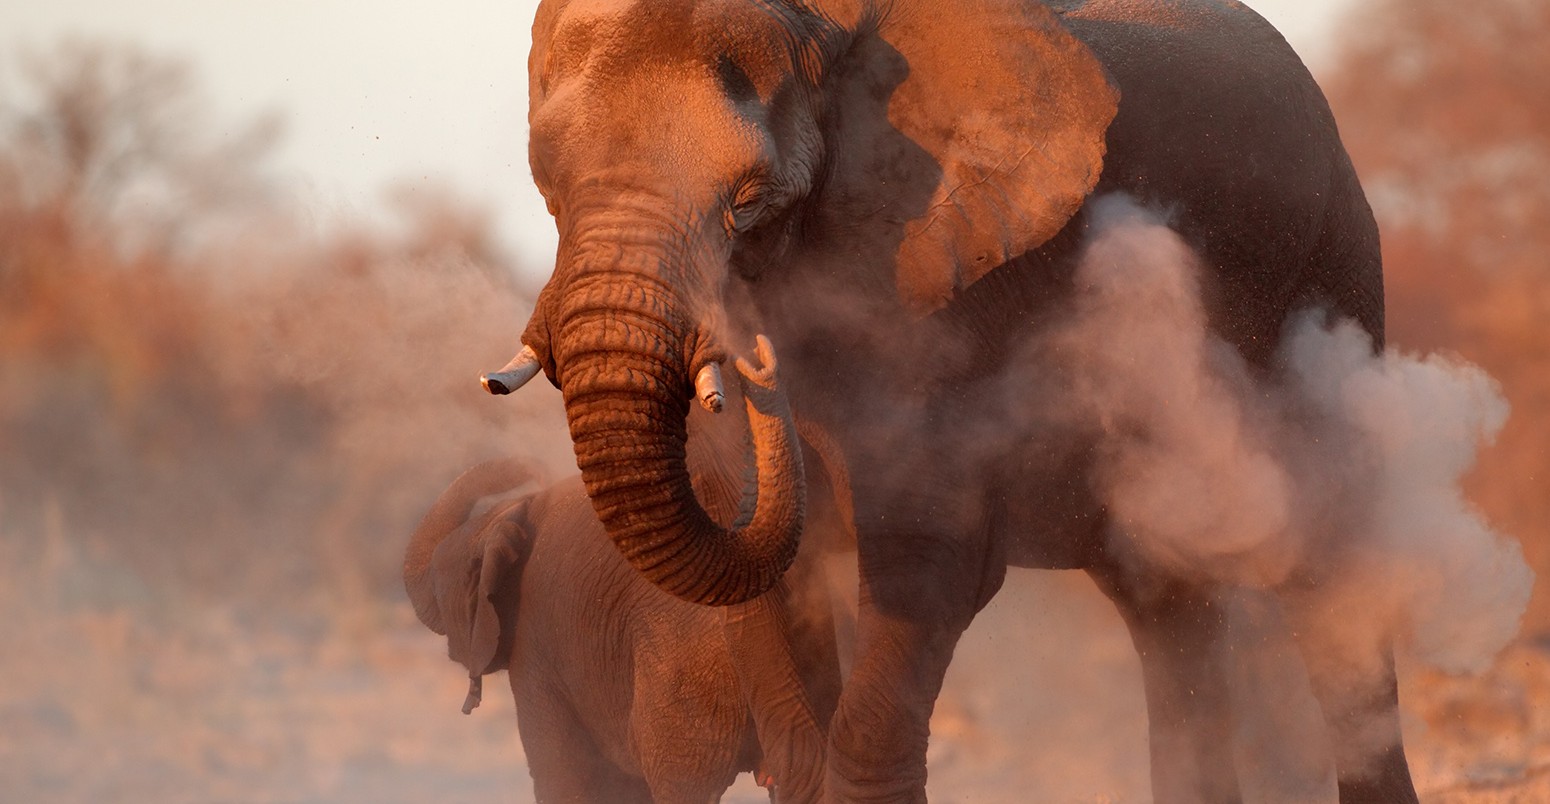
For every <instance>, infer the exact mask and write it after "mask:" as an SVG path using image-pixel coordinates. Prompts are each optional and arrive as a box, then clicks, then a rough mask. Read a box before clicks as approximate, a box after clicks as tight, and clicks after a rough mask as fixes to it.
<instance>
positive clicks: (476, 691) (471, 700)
mask: <svg viewBox="0 0 1550 804" xmlns="http://www.w3.org/2000/svg"><path fill="white" fill-rule="evenodd" d="M482 700H484V679H483V678H481V677H479V676H470V677H469V678H468V697H467V698H464V699H463V714H465V715H471V714H473V712H474V709H476V708H477V707H478V706H479V702H480V701H482Z"/></svg>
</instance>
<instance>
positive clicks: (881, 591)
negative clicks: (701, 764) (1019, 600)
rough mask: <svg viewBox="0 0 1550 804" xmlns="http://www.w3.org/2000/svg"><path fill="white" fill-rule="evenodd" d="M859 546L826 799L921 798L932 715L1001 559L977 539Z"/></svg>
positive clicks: (920, 538)
mask: <svg viewBox="0 0 1550 804" xmlns="http://www.w3.org/2000/svg"><path fill="white" fill-rule="evenodd" d="M867 535H868V534H863V538H862V539H861V544H860V555H859V566H860V572H861V597H860V612H859V619H858V622H857V631H856V647H855V650H856V653H855V661H854V664H853V666H852V670H851V674H850V677H849V678H848V679H847V680H846V682H845V687H844V690H843V692H842V693H841V695H840V703H839V708H838V711H837V712H836V713H835V716H834V721H833V723H832V724H831V726H830V739H829V758H828V777H827V780H826V784H825V792H826V794H827V801H829V802H831V803H835V804H837V803H838V802H890V804H892V803H894V802H924V801H925V800H926V746H927V741H928V738H929V736H930V720H931V712H932V709H933V707H934V706H935V704H936V697H937V694H938V693H939V692H941V689H942V680H943V677H944V676H945V675H946V673H947V666H948V663H949V662H950V661H951V660H952V656H953V649H954V647H955V646H956V645H957V643H958V638H959V637H960V636H962V634H963V632H964V630H965V629H967V628H968V626H969V622H970V621H971V620H972V619H973V617H974V614H975V613H976V612H977V611H978V610H979V609H980V608H982V607H983V606H984V604H985V603H986V602H988V601H989V599H990V597H991V595H993V594H994V593H995V591H996V590H997V589H999V587H1000V582H1001V580H1002V578H1003V577H1004V575H1005V563H1004V561H1001V560H999V559H996V558H995V557H993V556H990V555H989V554H988V551H987V550H985V549H983V545H963V544H959V543H954V542H952V541H950V540H943V539H941V538H938V537H935V536H933V535H899V534H887V535H886V536H882V535H881V534H878V535H879V536H881V538H873V539H868V538H866V536H867Z"/></svg>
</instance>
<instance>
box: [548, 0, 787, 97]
mask: <svg viewBox="0 0 1550 804" xmlns="http://www.w3.org/2000/svg"><path fill="white" fill-rule="evenodd" d="M810 27H811V24H810V21H809V20H808V19H807V17H806V16H804V15H803V14H801V13H797V12H793V11H792V10H791V9H789V8H787V7H786V6H784V5H783V4H780V3H770V2H765V1H764V0H572V2H570V3H567V4H566V5H565V6H564V7H563V9H562V10H561V11H560V12H559V13H558V15H556V17H555V21H554V23H553V27H552V30H551V31H550V33H549V35H548V37H547V38H548V47H547V52H546V58H545V61H544V64H543V65H542V66H543V69H545V70H546V71H549V72H552V73H554V74H555V75H556V77H559V78H563V77H564V76H566V75H570V74H575V73H578V72H585V73H588V74H591V75H605V76H609V77H611V78H613V77H618V76H621V75H627V74H630V73H638V72H645V73H652V72H656V71H658V70H661V69H669V68H671V67H674V66H679V65H685V64H689V65H696V66H698V67H699V68H701V69H704V70H706V71H708V72H712V73H713V74H716V75H717V76H718V77H720V78H721V79H722V83H723V87H724V88H728V87H727V85H728V83H742V82H747V84H748V85H749V86H750V88H751V89H752V90H754V91H755V92H756V93H757V95H758V97H759V98H760V99H762V100H764V101H768V100H769V99H770V98H771V97H772V96H773V95H774V94H775V92H776V91H777V90H778V89H779V88H780V86H781V85H782V84H784V83H785V81H786V80H788V79H789V78H790V77H791V76H792V74H793V73H794V72H795V60H794V56H795V55H796V54H797V53H798V51H799V48H798V47H794V46H795V45H798V44H799V43H800V42H801V41H803V40H804V38H805V36H804V32H805V31H806V30H807V29H808V28H810ZM539 37H542V32H539ZM729 73H735V74H736V76H737V77H736V78H735V79H733V80H732V81H731V82H729V81H728V80H727V78H728V75H729Z"/></svg>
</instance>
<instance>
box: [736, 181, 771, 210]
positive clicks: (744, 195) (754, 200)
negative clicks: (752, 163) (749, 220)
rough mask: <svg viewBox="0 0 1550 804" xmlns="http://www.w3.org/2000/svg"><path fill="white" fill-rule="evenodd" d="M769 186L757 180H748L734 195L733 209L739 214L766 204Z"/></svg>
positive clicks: (738, 187)
mask: <svg viewBox="0 0 1550 804" xmlns="http://www.w3.org/2000/svg"><path fill="white" fill-rule="evenodd" d="M768 189H769V186H768V185H767V184H765V183H764V182H763V181H760V180H757V179H746V180H744V181H742V182H741V183H739V184H738V186H737V189H736V190H734V191H733V193H732V208H733V209H735V210H738V211H739V212H742V211H747V210H752V209H754V208H755V207H757V206H759V205H760V204H761V203H763V202H764V200H765V198H766V197H767V196H768Z"/></svg>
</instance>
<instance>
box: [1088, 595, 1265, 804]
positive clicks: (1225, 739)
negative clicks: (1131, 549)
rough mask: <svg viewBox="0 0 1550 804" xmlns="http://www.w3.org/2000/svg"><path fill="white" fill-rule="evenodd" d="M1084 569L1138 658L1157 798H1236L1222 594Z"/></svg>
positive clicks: (1164, 802) (1239, 795) (1238, 798)
mask: <svg viewBox="0 0 1550 804" xmlns="http://www.w3.org/2000/svg"><path fill="white" fill-rule="evenodd" d="M1088 574H1089V575H1091V576H1092V578H1093V580H1094V581H1096V582H1097V584H1098V587H1099V588H1100V589H1101V590H1103V592H1104V593H1105V594H1106V595H1108V597H1109V599H1110V600H1112V601H1113V602H1114V604H1115V606H1116V607H1117V608H1118V609H1119V613H1120V616H1121V617H1122V618H1123V619H1124V621H1125V625H1126V626H1127V627H1128V628H1129V629H1130V638H1131V640H1132V641H1133V642H1134V643H1135V647H1136V652H1137V653H1138V654H1139V655H1140V658H1141V676H1142V681H1143V683H1144V684H1145V688H1146V710H1147V721H1148V729H1149V738H1150V744H1151V760H1152V763H1151V764H1152V795H1153V797H1154V799H1155V800H1156V801H1157V802H1158V803H1159V804H1168V803H1169V802H1180V804H1183V803H1184V802H1190V803H1191V804H1193V802H1236V801H1241V800H1242V798H1243V796H1242V792H1241V790H1240V788H1239V784H1238V773H1237V767H1236V764H1235V762H1234V758H1233V728H1234V726H1233V720H1232V713H1231V696H1230V690H1229V688H1228V684H1227V677H1226V666H1225V663H1224V657H1223V656H1222V650H1223V644H1224V643H1223V637H1224V634H1225V631H1226V619H1225V615H1226V612H1225V609H1224V607H1223V606H1222V604H1221V602H1220V601H1218V600H1215V599H1214V597H1213V595H1212V594H1211V593H1210V590H1206V589H1201V588H1200V587H1198V586H1195V585H1192V584H1188V583H1184V582H1178V581H1165V580H1160V579H1157V578H1147V579H1137V578H1135V577H1133V576H1130V575H1128V574H1127V573H1125V572H1124V571H1122V570H1120V569H1119V568H1117V567H1113V566H1107V567H1101V568H1095V569H1089V570H1088Z"/></svg>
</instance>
